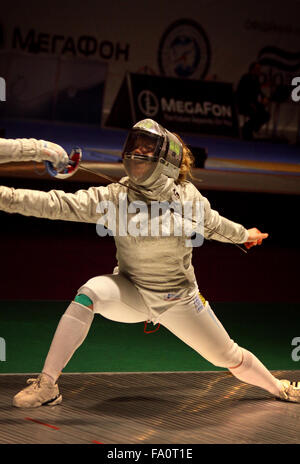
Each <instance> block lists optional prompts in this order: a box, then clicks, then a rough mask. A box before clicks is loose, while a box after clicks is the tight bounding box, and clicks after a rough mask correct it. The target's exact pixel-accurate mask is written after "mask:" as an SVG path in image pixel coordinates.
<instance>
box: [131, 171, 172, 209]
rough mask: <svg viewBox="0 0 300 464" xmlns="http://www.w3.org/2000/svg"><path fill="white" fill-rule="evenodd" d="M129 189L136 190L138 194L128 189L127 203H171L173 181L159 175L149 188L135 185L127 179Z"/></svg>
mask: <svg viewBox="0 0 300 464" xmlns="http://www.w3.org/2000/svg"><path fill="white" fill-rule="evenodd" d="M127 179H128V185H129V187H131V186H132V187H134V188H135V189H138V190H139V191H140V193H137V192H135V191H133V190H129V189H128V199H129V201H137V200H139V201H146V202H147V203H148V202H150V201H155V200H156V201H172V194H173V193H172V192H173V188H174V179H172V178H170V177H167V176H165V175H164V174H161V175H160V177H159V178H158V179H157V180H156V181H154V182H153V183H152V184H151V185H150V186H149V187H142V186H140V185H138V186H137V185H135V184H133V183H132V182H131V180H130V179H129V178H127Z"/></svg>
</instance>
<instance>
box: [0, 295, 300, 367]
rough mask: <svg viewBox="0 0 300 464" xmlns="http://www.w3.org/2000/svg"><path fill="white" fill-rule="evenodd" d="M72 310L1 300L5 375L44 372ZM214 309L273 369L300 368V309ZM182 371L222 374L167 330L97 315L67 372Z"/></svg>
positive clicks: (0, 363) (242, 306)
mask: <svg viewBox="0 0 300 464" xmlns="http://www.w3.org/2000/svg"><path fill="white" fill-rule="evenodd" d="M67 306H68V302H64V301H53V302H49V301H0V341H1V344H0V359H2V360H1V361H0V372H1V373H24V372H26V373H27V372H30V373H32V372H40V371H41V369H42V367H43V363H44V360H45V357H46V355H47V352H48V349H49V346H50V343H51V340H52V337H53V335H54V332H55V329H56V326H57V324H58V321H59V319H60V317H61V315H62V314H63V313H64V311H65V309H66V308H67ZM212 307H213V309H214V311H215V313H216V315H217V317H218V318H219V319H220V320H221V322H222V323H223V325H224V327H225V328H226V330H227V331H228V333H229V334H230V336H231V338H233V339H234V340H235V341H236V342H237V343H238V344H239V345H240V346H243V347H244V348H247V349H248V350H250V351H252V352H253V353H254V354H255V355H256V356H258V357H259V359H260V360H261V361H262V362H263V363H264V364H265V365H266V366H267V367H268V368H269V369H271V370H276V369H278V370H298V369H299V368H300V361H293V359H292V356H291V354H292V350H293V349H295V346H292V340H293V339H294V338H295V337H300V324H299V322H300V316H299V313H300V304H285V305H282V304H276V305H275V304H255V305H253V304H249V303H240V304H237V303H234V304H233V303H215V304H213V305H212ZM149 328H153V327H152V326H148V329H149ZM1 339H4V341H3V340H1ZM4 348H5V350H4ZM299 353H300V350H298V354H299ZM4 355H5V361H4V360H3V359H4ZM177 370H179V371H189V370H192V371H201V370H203V371H209V370H213V371H216V370H222V369H219V368H217V367H215V366H213V365H211V364H210V363H209V362H207V361H206V360H204V359H203V358H202V357H201V356H199V355H198V354H197V353H196V352H194V351H193V350H192V349H191V348H189V347H188V346H186V345H185V344H184V343H183V342H181V341H180V340H178V339H177V338H176V337H175V336H174V335H172V334H171V333H169V332H168V331H167V330H166V329H164V328H163V327H160V329H159V331H158V332H156V333H153V334H148V335H146V334H145V333H144V324H143V323H139V324H122V323H117V322H111V321H109V320H107V319H104V318H102V317H101V316H99V315H97V316H96V317H95V319H94V322H93V325H92V327H91V330H90V332H89V334H88V337H87V339H86V340H85V342H84V343H83V345H81V347H80V348H79V349H78V350H77V352H76V353H75V354H74V356H73V358H72V359H71V361H70V362H69V364H68V366H67V367H66V369H65V370H64V372H109V371H116V372H130V371H131V372H134V371H144V372H145V371H177Z"/></svg>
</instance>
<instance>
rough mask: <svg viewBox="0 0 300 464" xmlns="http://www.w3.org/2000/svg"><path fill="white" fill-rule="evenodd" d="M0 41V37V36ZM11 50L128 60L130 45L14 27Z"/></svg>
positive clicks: (91, 37) (92, 37) (89, 37)
mask: <svg viewBox="0 0 300 464" xmlns="http://www.w3.org/2000/svg"><path fill="white" fill-rule="evenodd" d="M0 40H1V36H0ZM12 48H13V49H17V50H23V51H26V52H29V53H35V54H37V53H50V54H55V55H72V56H79V57H80V56H85V57H89V56H93V57H97V56H98V57H99V58H102V59H104V60H111V59H114V60H116V61H118V60H120V59H121V60H124V61H128V60H129V53H130V45H129V44H128V43H126V44H121V43H120V42H111V41H110V40H100V41H99V40H98V39H97V38H96V37H94V36H91V35H81V36H79V37H78V38H75V37H71V36H65V35H63V34H48V33H44V32H39V31H36V30H35V29H30V30H28V31H26V32H25V31H24V29H21V28H20V27H15V28H14V31H13V36H12Z"/></svg>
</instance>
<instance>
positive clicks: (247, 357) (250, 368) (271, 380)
mask: <svg viewBox="0 0 300 464" xmlns="http://www.w3.org/2000/svg"><path fill="white" fill-rule="evenodd" d="M241 350H242V353H243V359H242V362H241V364H240V365H239V366H237V367H235V368H229V371H230V372H231V373H232V374H233V375H234V376H235V377H237V378H238V379H239V380H241V381H242V382H245V383H250V384H251V385H256V386H257V387H261V388H263V389H264V390H267V391H268V392H270V393H272V394H273V395H275V396H279V391H280V390H281V389H282V385H281V383H280V381H279V380H278V379H276V377H274V375H272V374H271V372H270V371H268V369H267V368H266V367H265V366H264V365H263V364H262V363H261V362H260V361H259V359H258V358H257V357H256V356H254V354H252V353H251V352H250V351H248V350H245V349H244V348H241Z"/></svg>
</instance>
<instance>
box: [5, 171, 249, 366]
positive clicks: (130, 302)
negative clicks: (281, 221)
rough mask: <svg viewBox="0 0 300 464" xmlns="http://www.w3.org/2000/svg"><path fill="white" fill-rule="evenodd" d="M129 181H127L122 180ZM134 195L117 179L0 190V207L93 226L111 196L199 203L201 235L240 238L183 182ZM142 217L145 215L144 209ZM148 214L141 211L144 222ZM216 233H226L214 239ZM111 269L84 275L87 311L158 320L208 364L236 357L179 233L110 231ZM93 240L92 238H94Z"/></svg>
mask: <svg viewBox="0 0 300 464" xmlns="http://www.w3.org/2000/svg"><path fill="white" fill-rule="evenodd" d="M122 181H123V182H124V183H128V182H129V183H130V181H129V180H128V178H124V179H122ZM140 190H141V195H139V194H137V193H135V192H132V190H128V189H127V188H126V187H125V186H121V185H119V184H110V185H108V186H107V187H91V188H89V189H88V190H79V191H78V192H76V193H75V194H73V193H65V192H64V191H58V190H51V191H50V192H41V191H34V190H27V189H13V188H9V187H0V209H1V210H3V211H6V212H8V213H20V214H23V215H26V216H35V217H38V218H48V219H52V220H55V219H59V220H66V221H77V222H89V223H97V221H98V220H99V219H100V217H101V216H102V215H101V214H100V213H99V212H97V205H98V203H99V202H100V201H104V200H106V201H111V202H112V203H113V204H114V205H116V207H117V208H118V200H119V194H120V193H122V194H127V195H128V200H129V201H137V200H143V201H146V202H147V204H148V205H150V203H151V201H153V200H158V201H169V202H171V201H180V202H181V203H184V202H185V201H191V202H195V201H201V202H203V204H204V224H205V226H208V227H209V230H205V238H209V239H216V240H220V241H224V242H230V240H229V239H231V240H233V241H235V242H236V243H245V242H246V241H247V239H248V232H247V230H246V229H245V228H244V227H243V226H241V225H240V224H237V223H234V222H232V221H229V220H228V219H225V218H223V217H222V216H220V215H219V214H218V213H217V212H216V211H214V210H212V209H211V207H210V204H209V202H208V200H207V199H206V198H204V197H203V196H202V195H201V194H200V193H199V191H198V190H197V189H196V188H195V187H194V185H193V184H191V183H190V182H184V183H183V184H176V183H175V181H174V179H171V178H168V177H166V176H164V175H162V176H161V177H160V178H159V179H158V180H157V181H156V182H155V184H154V185H152V186H151V189H143V188H141V189H140ZM149 214H150V213H149ZM150 223H151V218H150V216H149V224H150ZM218 232H219V233H221V234H222V235H224V236H225V237H228V239H227V238H224V237H221V236H219V235H218V234H217V233H218ZM114 238H115V242H116V246H117V261H118V272H119V274H118V275H116V274H114V275H111V276H99V277H95V278H93V279H90V280H89V281H88V282H86V283H85V284H84V285H83V286H82V287H81V288H80V289H79V290H78V293H85V294H86V295H87V296H89V297H90V298H91V299H92V301H93V305H94V311H95V312H97V313H100V314H102V315H103V316H104V317H107V318H108V319H111V320H115V321H121V322H140V321H145V320H147V321H152V322H153V323H155V324H156V323H158V322H159V323H161V324H162V325H164V326H165V327H167V328H168V329H169V330H170V331H171V332H173V333H174V334H175V335H176V336H177V337H179V338H181V339H182V340H183V341H184V342H185V343H187V344H188V345H189V346H191V347H192V348H194V349H195V350H196V351H197V352H199V353H200V354H201V355H202V356H204V357H205V358H206V359H208V360H209V361H211V362H212V363H214V364H217V365H220V366H225V367H231V366H235V365H236V364H238V363H239V362H240V360H241V354H240V352H239V350H238V347H237V345H236V344H235V343H234V342H233V341H232V340H230V338H229V336H228V334H227V333H226V331H225V330H224V328H223V327H222V325H221V323H220V322H219V321H218V320H217V318H216V317H215V315H214V314H213V312H212V311H211V309H210V307H209V304H208V302H206V303H205V307H204V305H203V303H202V301H201V299H200V298H199V296H198V292H199V290H198V286H197V283H196V279H195V274H194V268H193V266H192V263H191V258H192V249H193V248H192V247H187V246H186V243H185V240H186V237H183V236H179V237H177V236H176V237H174V236H170V237H143V236H136V237H133V236H130V235H127V236H118V235H117V236H116V237H114ZM99 240H100V239H99Z"/></svg>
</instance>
